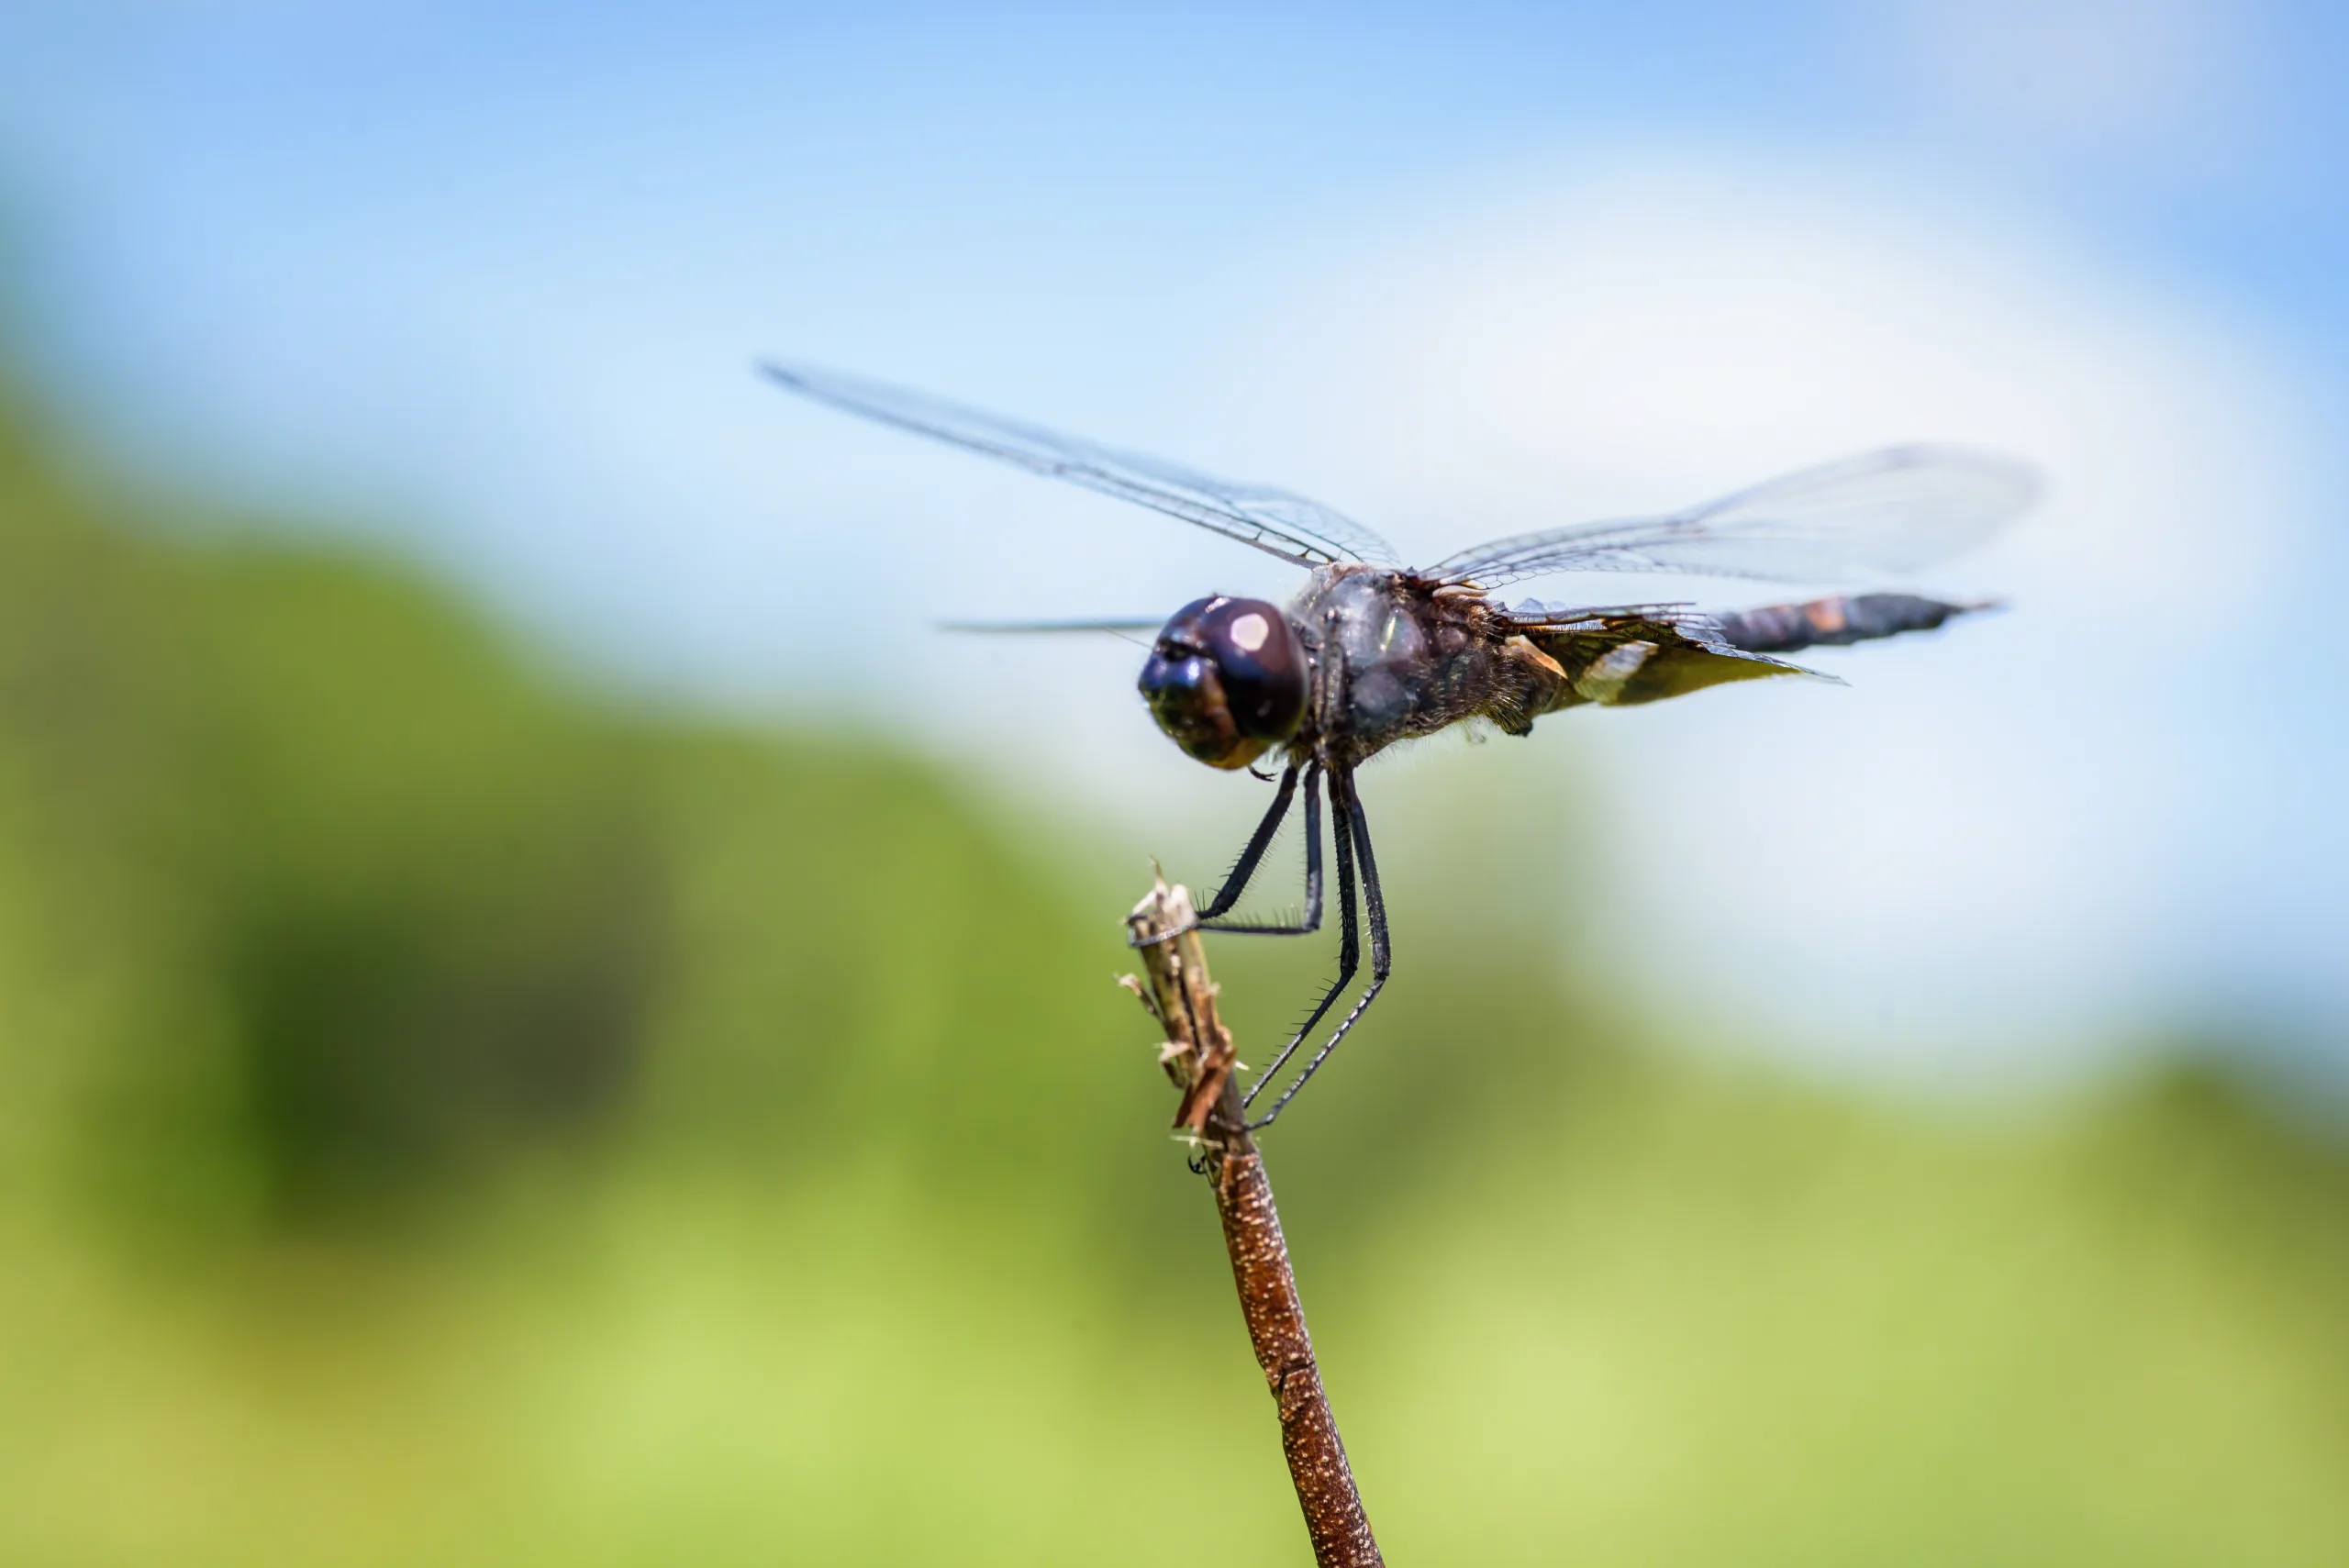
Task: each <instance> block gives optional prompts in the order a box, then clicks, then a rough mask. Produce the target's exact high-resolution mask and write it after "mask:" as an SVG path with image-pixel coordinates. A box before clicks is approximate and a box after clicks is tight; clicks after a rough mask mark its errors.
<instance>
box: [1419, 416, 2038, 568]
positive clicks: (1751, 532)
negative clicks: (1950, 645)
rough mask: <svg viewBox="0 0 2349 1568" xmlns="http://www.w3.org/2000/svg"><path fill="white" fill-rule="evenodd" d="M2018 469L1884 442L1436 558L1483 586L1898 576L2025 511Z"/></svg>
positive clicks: (2024, 470) (2022, 474)
mask: <svg viewBox="0 0 2349 1568" xmlns="http://www.w3.org/2000/svg"><path fill="white" fill-rule="evenodd" d="M2038 494H2039V479H2038V476H2037V475H2036V474H2035V473H2033V472H2032V470H2031V469H2030V468H2029V467H2027V466H2026V465H2024V464H2022V463H2019V462H2012V461H2010V460H2009V459H2006V458H2000V457H1993V456H1991V455H1989V454H1987V453H1985V452H1976V451H1967V450H1962V449H1959V448H1955V447H1935V446H1905V447H1887V448H1886V449H1884V450H1882V451H1874V452H1868V453H1865V455H1863V456H1860V457H1855V458H1847V459H1845V460H1844V461H1843V462H1833V463H1829V464H1827V465H1826V466H1825V467H1823V468H1813V469H1807V470H1805V471H1804V472H1802V473H1795V474H1789V475H1787V477H1786V478H1784V479H1774V480H1772V481H1770V482H1769V483H1767V484H1757V485H1755V486H1754V487H1753V489H1751V490H1741V491H1739V492H1738V493H1737V494H1735V495H1724V496H1722V497H1721V498H1720V500H1718V501H1709V502H1707V503H1706V504H1705V505H1703V506H1692V507H1690V508H1689V509H1688V510H1687V511H1685V512H1674V513H1671V514H1669V515H1668V516H1664V517H1626V518H1621V519H1619V520H1616V521H1611V522H1602V523H1586V524H1583V525H1581V526H1579V527H1576V528H1553V529H1550V530H1547V531H1546V532H1542V533H1531V534H1519V535H1517V536H1516V537H1514V538H1511V539H1495V540H1493V541H1492V542H1491V543H1490V544H1480V545H1477V546H1475V548H1474V549H1471V550H1462V551H1461V552H1460V553H1459V554H1457V555H1454V556H1452V557H1451V558H1449V559H1448V560H1445V561H1443V562H1439V563H1438V564H1437V565H1436V566H1435V567H1434V568H1433V569H1432V571H1431V575H1432V576H1434V577H1436V578H1437V579H1438V580H1439V581H1442V582H1451V583H1470V582H1473V583H1475V584H1480V585H1482V586H1484V587H1486V588H1491V587H1496V586H1498V585H1499V584H1504V583H1515V582H1519V581H1520V580H1522V579H1524V578H1527V577H1538V576H1540V575H1542V573H1549V572H1692V573H1705V574H1707V575H1710V576H1716V577H1765V578H1784V579H1792V580H1797V581H1822V580H1827V579H1833V578H1846V577H1852V576H1854V575H1859V574H1864V573H1872V572H1907V571H1912V570H1914V569H1916V568H1918V567H1920V566H1925V565H1928V564H1930V563H1932V562H1936V561H1940V560H1942V559H1943V558H1944V557H1946V556H1950V555H1954V554H1955V553H1957V552H1958V551H1959V550H1965V549H1967V548H1968V547H1970V546H1972V545H1976V544H1978V543H1980V542H1981V541H1982V540H1984V539H1987V538H1989V537H1990V535H1992V534H1993V533H1996V532H1997V531H1998V528H2000V527H2001V526H2002V525H2003V524H2005V523H2006V522H2007V520H2008V519H2009V518H2010V517H2014V516H2016V515H2017V514H2018V513H2020V512H2021V511H2022V510H2023V509H2024V508H2025V507H2027V506H2030V505H2031V503H2032V500H2033V499H2035V498H2036V497H2037V495H2038Z"/></svg>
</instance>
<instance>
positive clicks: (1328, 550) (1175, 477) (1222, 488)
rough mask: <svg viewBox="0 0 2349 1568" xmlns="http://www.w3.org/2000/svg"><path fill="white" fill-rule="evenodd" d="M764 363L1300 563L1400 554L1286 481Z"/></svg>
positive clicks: (808, 390) (889, 418)
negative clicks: (1285, 486)
mask: <svg viewBox="0 0 2349 1568" xmlns="http://www.w3.org/2000/svg"><path fill="white" fill-rule="evenodd" d="M760 369H761V370H763V371H764V372H765V373H766V374H767V376H768V377H769V378H770V379H772V380H773V381H774V383H775V384H777V385H780V386H785V387H788V388H790V389H791V390H792V391H794V392H796V393H800V394H802V395H806V396H808V397H812V398H815V399H816V400H817V401H818V402H819V403H829V404H830V405H831V406H833V407H835V408H844V409H846V410H847V411H848V412H850V413H852V414H861V415H863V416H864V417H866V418H868V419H877V420H879V421H881V422H882V423H883V424H885V425H895V426H896V427H897V428H899V429H902V430H911V431H913V432H915V433H916V434H917V435H923V436H930V437H932V438H934V439H938V440H941V441H950V442H952V443H953V444H954V445H955V446H958V447H967V448H968V449H970V450H972V451H975V452H983V453H985V455H986V456H988V457H992V458H998V459H1000V460H1002V461H1003V462H1008V463H1014V464H1017V465H1018V466H1019V467H1021V468H1024V469H1027V470H1029V471H1030V472H1031V473H1042V474H1049V475H1051V476H1052V478H1055V479H1065V480H1067V481H1069V482H1070V483H1071V484H1082V485H1084V486H1085V488H1086V489H1088V490H1098V491H1100V492H1101V493H1102V494H1104V495H1115V496H1118V497H1119V498H1120V499H1122V500H1127V501H1132V502H1135V503H1138V504H1139V505H1141V506H1149V507H1152V508H1153V509H1155V510H1157V511H1161V512H1165V513H1168V514H1169V515H1171V516H1174V517H1180V518H1182V519H1183V520H1184V521H1185V522H1186V523H1196V524H1197V525H1198V526H1199V527H1200V528H1207V529H1208V530H1210V531H1212V532H1215V533H1219V534H1221V535H1223V536H1224V537H1225V538H1226V539H1238V540H1239V541H1240V542H1241V543H1242V544H1252V545H1254V546H1255V547H1256V548H1257V549H1258V550H1264V552H1265V553H1267V554H1270V555H1277V556H1279V557H1280V558H1281V559H1282V560H1283V561H1290V562H1296V563H1297V565H1299V566H1323V565H1328V564H1330V563H1332V562H1341V561H1367V562H1378V563H1380V564H1382V565H1389V566H1391V565H1394V564H1395V563H1396V562H1395V558H1394V551H1393V550H1392V549H1391V548H1390V547H1389V546H1388V545H1387V543H1386V540H1385V539H1380V538H1379V537H1378V536H1377V535H1376V534H1375V533H1373V532H1371V531H1370V530H1369V529H1368V528H1364V527H1363V526H1362V525H1361V524H1360V523H1357V522H1355V521H1354V520H1353V518H1351V517H1344V516H1342V515H1341V514H1339V513H1337V512H1333V511H1331V510H1330V508H1329V507H1327V506H1322V505H1321V504H1320V503H1319V502H1318V501H1308V500H1307V499H1306V498H1305V497H1304V496H1302V495H1290V494H1289V493H1288V492H1287V491H1286V490H1275V489H1273V488H1272V487H1271V486H1269V485H1264V484H1241V483H1235V482H1233V481H1231V480H1228V479H1217V478H1214V477H1212V476H1211V475H1208V474H1204V473H1195V472H1194V471H1192V470H1190V469H1187V468H1183V467H1180V466H1178V465H1176V464H1175V463H1171V462H1161V461H1159V460H1158V459H1156V458H1150V457H1142V456H1140V455H1138V454H1136V453H1133V452H1121V451H1116V450H1111V449H1110V448H1108V447H1102V446H1096V445H1094V444H1093V443H1092V442H1090V441H1081V440H1078V439H1075V438H1074V437H1071V436H1063V435H1056V434H1054V433H1053V432H1052V431H1050V430H1045V429H1040V428H1037V427H1035V426H1033V425H1022V424H1018V423H1016V422H1014V421H1012V420H1009V419H1001V418H997V417H996V416H994V415H992V414H984V413H981V412H980V411H979V410H977V409H975V408H966V407H963V406H962V405H960V404H957V403H949V402H947V401H945V400H944V399H943V398H937V397H930V396H927V395H923V394H921V393H918V392H908V391H906V390H905V389H904V388H902V387H895V386H889V385H885V384H883V383H880V382H876V381H867V380H865V379H864V378H863V377H862V376H852V375H844V374H841V373H839V372H836V371H827V370H818V369H816V368H814V367H813V366H809V365H800V364H785V363H778V362H774V361H769V362H768V363H765V364H763V365H762V366H760Z"/></svg>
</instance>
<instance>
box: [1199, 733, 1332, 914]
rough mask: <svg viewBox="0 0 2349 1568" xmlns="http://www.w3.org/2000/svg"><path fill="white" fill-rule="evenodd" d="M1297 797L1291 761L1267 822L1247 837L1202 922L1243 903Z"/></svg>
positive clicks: (1274, 797)
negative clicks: (1266, 853)
mask: <svg viewBox="0 0 2349 1568" xmlns="http://www.w3.org/2000/svg"><path fill="white" fill-rule="evenodd" d="M1309 788H1310V786H1308V789H1309ZM1296 795H1297V764H1296V763H1295V762H1291V763H1290V764H1289V765H1288V766H1287V767H1286V768H1284V769H1282V770H1281V786H1280V788H1279V789H1277V790H1275V791H1274V792H1273V804H1272V805H1271V806H1269V807H1268V808H1266V810H1265V812H1264V820H1263V821H1261V822H1259V823H1257V824H1256V830H1255V831H1254V832H1253V833H1251V834H1250V835H1248V842H1247V844H1246V845H1245V846H1244V847H1242V848H1241V851H1240V858H1239V859H1238V860H1236V861H1234V862H1231V874H1230V875H1229V876H1227V877H1225V878H1224V879H1223V885H1222V886H1221V887H1219V888H1217V889H1216V890H1215V896H1214V897H1213V898H1212V899H1209V900H1208V906H1207V907H1206V908H1204V909H1202V910H1200V911H1199V919H1200V920H1201V921H1203V922H1204V921H1208V920H1212V919H1214V918H1215V917H1217V916H1219V915H1220V914H1222V913H1224V911H1226V910H1228V909H1230V907H1231V906H1233V905H1235V904H1237V903H1239V902H1240V895H1241V894H1243V893H1245V892H1247V891H1248V883H1249V880H1250V879H1251V878H1252V877H1253V876H1254V875H1255V874H1256V867H1257V865H1258V864H1259V863H1261V862H1263V860H1264V851H1266V850H1269V849H1271V848H1272V847H1273V835H1274V834H1275V833H1277V832H1279V831H1280V830H1281V824H1282V822H1284V821H1286V819H1287V817H1288V803H1289V802H1290V801H1291V800H1293V799H1295V798H1296ZM1306 799H1307V801H1308V806H1307V807H1306V809H1307V810H1308V811H1310V810H1312V809H1313V807H1312V806H1311V805H1310V804H1309V803H1310V802H1311V801H1312V799H1313V796H1312V795H1310V794H1308V795H1307V796H1306Z"/></svg>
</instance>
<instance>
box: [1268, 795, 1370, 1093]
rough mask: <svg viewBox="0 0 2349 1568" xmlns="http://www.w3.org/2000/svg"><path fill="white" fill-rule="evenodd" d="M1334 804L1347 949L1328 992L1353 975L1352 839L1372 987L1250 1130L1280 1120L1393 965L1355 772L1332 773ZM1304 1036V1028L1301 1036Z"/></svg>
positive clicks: (1332, 993)
mask: <svg viewBox="0 0 2349 1568" xmlns="http://www.w3.org/2000/svg"><path fill="white" fill-rule="evenodd" d="M1330 814H1331V815H1332V816H1333V817H1336V818H1337V821H1336V822H1335V823H1334V824H1333V825H1332V827H1333V831H1334V833H1335V836H1336V838H1337V840H1338V849H1339V860H1338V869H1339V881H1340V884H1341V891H1340V894H1339V896H1340V897H1341V898H1342V899H1344V900H1345V905H1344V907H1345V935H1344V952H1343V954H1342V957H1341V963H1340V967H1341V970H1342V971H1343V973H1341V975H1340V977H1339V980H1338V984H1336V985H1333V986H1331V987H1330V996H1335V995H1337V993H1338V991H1339V990H1340V989H1341V988H1342V987H1343V986H1344V984H1345V983H1346V982H1347V981H1348V980H1350V979H1352V978H1353V970H1354V957H1355V951H1354V932H1353V924H1354V923H1353V898H1352V896H1351V895H1352V893H1353V888H1352V887H1349V886H1344V885H1343V884H1346V883H1348V882H1351V881H1352V880H1353V879H1352V878H1351V877H1350V876H1348V875H1347V874H1346V873H1348V872H1349V871H1350V870H1352V867H1351V866H1350V865H1349V864H1348V863H1347V857H1346V854H1345V844H1346V840H1347V839H1348V838H1349V837H1351V838H1352V839H1353V843H1354V848H1355V849H1356V850H1357V851H1359V852H1360V853H1361V855H1362V892H1363V906H1364V911H1365V912H1366V913H1367V914H1368V915H1369V917H1370V986H1369V989H1367V990H1365V991H1364V993H1363V994H1362V996H1361V998H1360V999H1359V1000H1358V1001H1356V1002H1355V1003H1354V1005H1353V1011H1351V1012H1349V1013H1348V1014H1347V1015H1346V1016H1345V1018H1343V1020H1341V1022H1340V1023H1339V1025H1338V1028H1337V1029H1336V1031H1335V1032H1334V1033H1332V1034H1331V1035H1330V1038H1329V1039H1328V1040H1325V1041H1323V1042H1322V1045H1321V1049H1320V1050H1319V1051H1315V1052H1314V1053H1313V1060H1312V1061H1310V1062H1307V1063H1306V1064H1305V1071H1304V1072H1302V1073H1298V1074H1297V1081H1296V1082H1295V1083H1293V1084H1290V1085H1289V1086H1288V1087H1287V1088H1286V1089H1283V1090H1282V1091H1281V1096H1280V1098H1279V1099H1276V1100H1275V1101H1274V1102H1273V1108H1272V1109H1270V1110H1268V1111H1266V1112H1265V1113H1264V1115H1263V1116H1261V1117H1258V1118H1256V1119H1255V1120H1254V1121H1252V1122H1250V1123H1249V1124H1248V1128H1249V1130H1250V1131H1254V1130H1256V1129H1259V1128H1265V1127H1270V1126H1272V1125H1273V1123H1274V1121H1275V1119H1277V1118H1279V1116H1280V1114H1281V1112H1282V1110H1283V1109H1285V1108H1286V1106H1287V1105H1288V1103H1289V1101H1291V1100H1293V1099H1295V1098H1296V1097H1297V1091H1298V1090H1299V1089H1302V1088H1304V1087H1305V1084H1306V1081H1307V1080H1308V1079H1309V1078H1311V1077H1312V1076H1313V1074H1314V1073H1317V1072H1319V1070H1320V1067H1321V1063H1323V1062H1327V1061H1328V1060H1329V1059H1330V1052H1331V1051H1335V1050H1337V1049H1338V1042H1339V1041H1340V1040H1343V1039H1345V1038H1346V1031H1347V1030H1349V1029H1353V1027H1354V1025H1355V1024H1356V1023H1357V1022H1359V1021H1360V1019H1361V1018H1362V1016H1363V1014H1364V1013H1366V1012H1368V1011H1369V1010H1370V1005H1371V1003H1373V1002H1375V1001H1376V1000H1377V999H1378V993H1379V991H1380V989H1381V988H1382V987H1384V986H1385V985H1386V976H1387V974H1388V973H1389V972H1390V971H1391V970H1392V969H1393V968H1394V952H1393V950H1392V948H1391V946H1390V945H1389V943H1388V941H1387V937H1386V894H1385V893H1384V892H1383V891H1382V890H1381V889H1380V887H1379V884H1378V862H1377V861H1376V860H1375V859H1374V858H1373V857H1372V854H1371V850H1370V819H1369V818H1368V817H1364V815H1363V809H1362V800H1361V797H1360V796H1358V795H1355V794H1354V787H1353V775H1352V774H1350V773H1347V774H1337V775H1334V776H1332V777H1331V779H1330ZM1330 996H1325V997H1323V998H1322V1001H1321V1006H1319V1007H1318V1008H1316V1009H1314V1014H1313V1018H1312V1020H1311V1021H1309V1022H1308V1023H1307V1025H1306V1028H1307V1029H1311V1028H1312V1027H1313V1024H1314V1023H1318V1022H1319V1020H1320V1018H1321V1015H1322V1013H1323V1012H1325V1011H1327V1010H1328V1008H1329V1006H1330ZM1303 1038H1304V1036H1303V1034H1302V1033H1301V1032H1300V1034H1299V1036H1298V1039H1303ZM1296 1049H1297V1044H1296V1041H1294V1040H1292V1041H1291V1042H1290V1043H1289V1048H1288V1050H1287V1051H1282V1052H1281V1061H1283V1062H1286V1061H1287V1059H1288V1056H1289V1053H1290V1052H1291V1051H1295V1050H1296ZM1275 1065H1277V1064H1275ZM1271 1077H1272V1073H1270V1072H1267V1073H1265V1074H1264V1078H1263V1079H1259V1080H1258V1081H1257V1084H1256V1087H1257V1088H1258V1089H1261V1088H1263V1087H1264V1083H1265V1082H1266V1081H1267V1080H1269V1079H1270V1078H1271ZM1255 1097H1256V1096H1255V1094H1254V1092H1253V1091H1251V1092H1250V1094H1249V1095H1248V1098H1249V1099H1250V1100H1253V1099H1254V1098H1255ZM1243 1103H1244V1102H1243Z"/></svg>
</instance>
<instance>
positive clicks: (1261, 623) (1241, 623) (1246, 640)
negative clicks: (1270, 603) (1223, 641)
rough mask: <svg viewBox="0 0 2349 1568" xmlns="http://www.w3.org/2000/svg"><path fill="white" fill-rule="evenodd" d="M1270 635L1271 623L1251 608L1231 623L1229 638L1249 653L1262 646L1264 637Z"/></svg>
mask: <svg viewBox="0 0 2349 1568" xmlns="http://www.w3.org/2000/svg"><path fill="white" fill-rule="evenodd" d="M1272 635H1273V627H1272V623H1271V622H1270V621H1267V620H1266V619H1265V618H1264V617H1263V616H1260V615H1258V614H1256V613H1255V612H1254V611H1253V610H1251V611H1250V612H1249V613H1248V614H1246V615H1244V616H1241V617H1240V618H1239V619H1238V620H1235V621H1233V622H1232V623H1231V640H1232V641H1234V642H1236V643H1238V644H1239V645H1240V647H1241V650H1242V651H1246V652H1249V653H1253V652H1255V651H1256V650H1258V649H1259V648H1262V647H1264V639H1266V638H1268V637H1270V636H1272Z"/></svg>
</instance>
